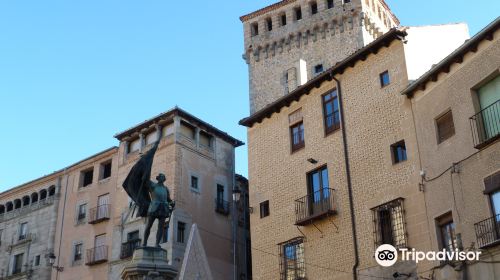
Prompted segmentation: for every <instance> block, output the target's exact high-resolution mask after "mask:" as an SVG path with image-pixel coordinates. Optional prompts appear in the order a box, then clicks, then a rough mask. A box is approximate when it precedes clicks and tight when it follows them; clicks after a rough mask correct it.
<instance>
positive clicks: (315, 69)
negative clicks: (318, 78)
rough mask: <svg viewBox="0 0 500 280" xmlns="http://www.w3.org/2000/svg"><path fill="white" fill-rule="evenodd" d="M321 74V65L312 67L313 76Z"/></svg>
mask: <svg viewBox="0 0 500 280" xmlns="http://www.w3.org/2000/svg"><path fill="white" fill-rule="evenodd" d="M321 72H323V64H318V65H316V66H314V74H316V75H317V74H319V73H321Z"/></svg>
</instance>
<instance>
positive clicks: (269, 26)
mask: <svg viewBox="0 0 500 280" xmlns="http://www.w3.org/2000/svg"><path fill="white" fill-rule="evenodd" d="M266 30H267V31H268V32H269V31H273V19H272V18H270V17H268V18H266Z"/></svg>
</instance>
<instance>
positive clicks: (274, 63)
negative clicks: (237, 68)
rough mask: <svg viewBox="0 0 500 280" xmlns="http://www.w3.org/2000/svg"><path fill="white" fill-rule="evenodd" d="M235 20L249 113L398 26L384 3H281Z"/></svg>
mask: <svg viewBox="0 0 500 280" xmlns="http://www.w3.org/2000/svg"><path fill="white" fill-rule="evenodd" d="M240 19H241V21H242V22H243V27H244V37H245V52H244V55H243V58H244V59H245V61H246V62H247V64H248V69H249V80H250V113H251V114H253V113H255V112H257V111H259V110H260V109H262V108H264V107H265V106H266V105H267V104H270V103H272V102H273V101H275V100H277V99H278V98H280V97H282V96H284V95H285V94H287V93H289V92H291V91H293V90H294V89H295V88H297V87H298V86H300V85H303V84H305V83H306V82H307V81H308V80H310V79H311V78H313V77H314V76H315V75H317V74H319V73H321V72H322V71H323V70H325V69H327V68H329V67H332V66H333V65H335V64H336V63H337V62H339V61H341V60H342V59H344V58H346V57H347V56H349V55H350V54H351V53H353V52H354V51H356V50H357V49H359V48H361V47H363V46H365V45H367V44H369V43H370V42H371V41H373V40H374V39H376V38H377V37H378V36H380V35H381V34H383V33H385V32H386V31H388V30H389V29H390V28H392V27H395V26H398V25H399V20H398V19H397V18H396V16H395V15H394V14H393V13H392V12H391V10H390V9H389V7H388V6H387V4H386V3H385V2H384V0H283V1H280V2H278V3H275V4H273V5H270V6H267V7H265V8H262V9H260V10H258V11H255V12H253V13H250V14H247V15H244V16H242V17H241V18H240Z"/></svg>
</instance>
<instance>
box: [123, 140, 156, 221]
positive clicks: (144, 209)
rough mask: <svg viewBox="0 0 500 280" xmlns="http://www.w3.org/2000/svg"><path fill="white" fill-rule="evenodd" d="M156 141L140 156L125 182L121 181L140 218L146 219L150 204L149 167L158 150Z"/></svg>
mask: <svg viewBox="0 0 500 280" xmlns="http://www.w3.org/2000/svg"><path fill="white" fill-rule="evenodd" d="M158 143H160V141H157V142H156V143H155V145H154V146H153V148H151V149H150V150H149V151H147V153H145V154H144V155H142V156H141V158H140V159H139V161H137V162H136V164H135V165H134V166H133V167H132V169H130V172H129V173H128V175H127V178H126V179H125V181H123V184H122V186H123V188H124V189H125V191H126V192H127V194H128V196H130V198H131V199H132V200H133V201H134V202H135V204H136V205H137V207H138V208H139V209H138V214H139V216H141V217H146V216H147V214H148V207H149V204H150V203H151V198H150V197H149V184H150V177H151V166H152V165H153V158H154V155H155V152H156V149H157V148H158Z"/></svg>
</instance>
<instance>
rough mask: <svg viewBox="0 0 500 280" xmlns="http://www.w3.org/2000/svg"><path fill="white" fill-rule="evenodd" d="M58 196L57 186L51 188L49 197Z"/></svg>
mask: <svg viewBox="0 0 500 280" xmlns="http://www.w3.org/2000/svg"><path fill="white" fill-rule="evenodd" d="M55 194H56V186H54V185H52V186H50V188H49V196H53V195H55Z"/></svg>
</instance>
